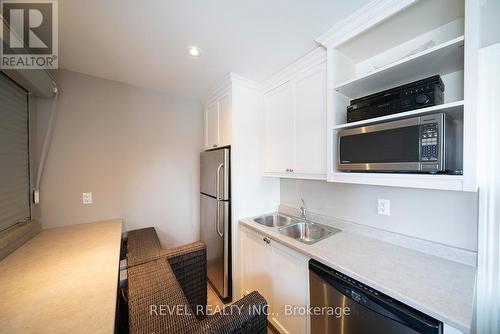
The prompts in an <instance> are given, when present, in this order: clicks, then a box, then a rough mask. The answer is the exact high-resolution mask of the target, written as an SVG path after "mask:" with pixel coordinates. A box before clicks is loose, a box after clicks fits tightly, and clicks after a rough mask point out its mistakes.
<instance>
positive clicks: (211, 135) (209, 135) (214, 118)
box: [205, 101, 219, 149]
mask: <svg viewBox="0 0 500 334" xmlns="http://www.w3.org/2000/svg"><path fill="white" fill-rule="evenodd" d="M218 145H219V103H218V102H217V101H215V102H212V103H210V104H208V105H206V106H205V149H210V148H214V147H217V146H218Z"/></svg>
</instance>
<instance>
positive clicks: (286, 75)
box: [261, 46, 326, 93]
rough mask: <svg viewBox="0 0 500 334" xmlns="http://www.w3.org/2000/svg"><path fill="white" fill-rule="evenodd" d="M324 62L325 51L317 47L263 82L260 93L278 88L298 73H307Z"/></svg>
mask: <svg viewBox="0 0 500 334" xmlns="http://www.w3.org/2000/svg"><path fill="white" fill-rule="evenodd" d="M325 61H326V49H325V48H323V47H322V46H320V47H317V48H316V49H314V50H313V51H311V52H309V53H308V54H307V55H305V56H303V57H301V58H300V59H298V60H297V61H295V62H293V63H292V64H290V65H288V66H287V67H285V68H283V69H282V70H281V71H279V72H277V73H275V74H273V76H272V77H270V78H268V79H267V80H265V81H264V82H263V83H262V85H261V88H262V92H263V93H265V92H268V91H270V90H271V89H273V88H275V87H278V86H280V85H282V84H284V83H285V82H287V81H289V80H291V78H292V77H293V76H295V75H297V74H299V73H302V72H304V71H307V70H308V69H310V68H311V67H314V66H316V65H318V64H320V63H322V62H325Z"/></svg>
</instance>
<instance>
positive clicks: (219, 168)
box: [215, 164, 224, 237]
mask: <svg viewBox="0 0 500 334" xmlns="http://www.w3.org/2000/svg"><path fill="white" fill-rule="evenodd" d="M223 167H224V164H220V165H219V167H217V175H216V176H215V180H216V181H215V182H216V183H217V185H216V188H215V200H216V201H217V208H216V212H215V230H216V231H217V234H218V235H219V236H221V237H222V236H224V233H221V232H220V231H219V225H220V222H219V221H220V215H219V212H220V202H221V200H220V176H219V175H220V170H221V169H222V168H223Z"/></svg>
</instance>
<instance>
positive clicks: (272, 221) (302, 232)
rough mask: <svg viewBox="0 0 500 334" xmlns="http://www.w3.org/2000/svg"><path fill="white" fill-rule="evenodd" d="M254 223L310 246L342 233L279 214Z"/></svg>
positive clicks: (270, 215) (259, 218) (264, 217)
mask: <svg viewBox="0 0 500 334" xmlns="http://www.w3.org/2000/svg"><path fill="white" fill-rule="evenodd" d="M254 222H256V223H258V224H261V225H264V226H267V227H271V228H277V229H278V232H279V233H280V234H283V235H285V236H287V237H290V238H292V239H295V240H297V241H300V242H302V243H304V244H308V245H312V244H314V243H316V242H318V241H320V240H323V239H325V238H327V237H329V236H330V235H332V234H335V233H337V232H340V230H338V229H336V228H333V227H329V226H325V225H321V224H317V223H314V222H311V221H307V220H298V219H295V218H291V217H288V216H284V215H281V214H279V213H274V214H269V215H265V216H261V217H257V218H254Z"/></svg>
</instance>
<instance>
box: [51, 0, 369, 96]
mask: <svg viewBox="0 0 500 334" xmlns="http://www.w3.org/2000/svg"><path fill="white" fill-rule="evenodd" d="M369 1H370V0H349V1H346V0H314V1H312V0H177V1H174V0H142V1H141V0H60V1H59V60H60V62H59V66H60V67H61V68H64V69H67V70H72V71H77V72H81V73H85V74H88V75H93V76H97V77H101V78H105V79H110V80H115V81H120V82H125V83H128V84H131V85H136V86H141V87H146V88H152V89H155V90H160V91H164V92H170V93H174V94H180V95H185V96H192V97H201V96H202V95H203V94H204V93H206V92H207V90H208V89H209V88H210V87H212V86H213V85H214V84H215V83H217V82H218V81H219V80H221V78H222V77H223V76H224V75H225V74H226V73H228V72H234V73H237V74H239V75H242V76H244V77H247V78H249V79H252V80H256V81H263V80H264V79H267V78H268V77H269V76H270V75H271V74H273V73H275V72H277V71H279V70H280V69H282V68H283V67H285V66H286V65H288V64H290V63H291V62H293V61H294V60H296V59H297V58H299V57H301V56H303V55H305V54H307V53H308V52H309V51H311V50H313V49H314V48H315V47H316V44H315V43H314V38H315V37H317V36H319V35H320V34H321V33H323V32H325V31H326V30H327V29H328V28H330V27H331V26H332V25H333V24H334V23H336V22H337V21H339V20H341V19H343V18H344V17H346V16H348V15H349V14H350V13H352V12H353V11H354V10H356V9H358V8H359V7H361V6H362V5H364V4H366V3H368V2H369ZM189 45H196V46H198V47H200V48H201V50H202V55H201V57H200V58H192V57H190V56H188V53H187V47H188V46H189Z"/></svg>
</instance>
